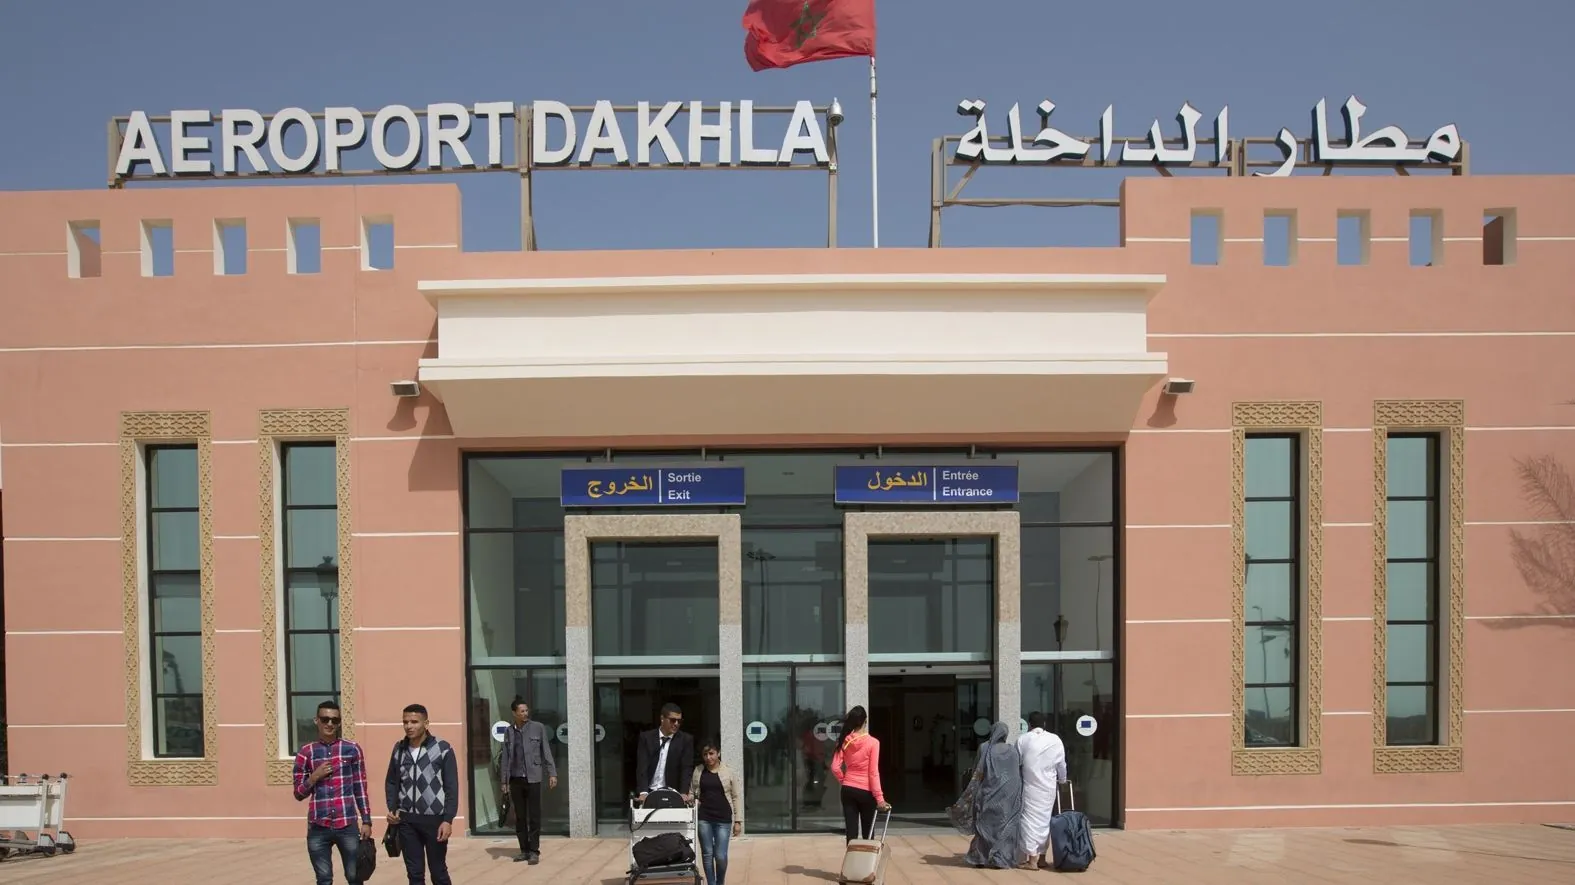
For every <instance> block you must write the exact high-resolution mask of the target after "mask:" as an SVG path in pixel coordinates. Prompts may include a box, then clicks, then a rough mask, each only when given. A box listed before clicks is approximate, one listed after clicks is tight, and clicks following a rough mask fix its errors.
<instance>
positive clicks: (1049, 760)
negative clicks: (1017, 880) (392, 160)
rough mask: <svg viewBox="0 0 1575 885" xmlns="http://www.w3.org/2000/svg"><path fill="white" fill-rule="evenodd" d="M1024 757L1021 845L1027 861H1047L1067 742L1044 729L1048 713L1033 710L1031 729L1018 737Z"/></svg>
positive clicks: (1029, 720) (1018, 743)
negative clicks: (1052, 818)
mask: <svg viewBox="0 0 1575 885" xmlns="http://www.w3.org/2000/svg"><path fill="white" fill-rule="evenodd" d="M1017 752H1018V754H1019V755H1020V756H1022V759H1023V763H1022V764H1023V812H1022V818H1021V821H1022V824H1021V826H1022V845H1023V850H1024V851H1025V852H1026V853H1027V855H1028V859H1027V864H1028V865H1029V866H1033V865H1035V864H1036V863H1037V864H1038V865H1040V866H1043V865H1044V858H1045V854H1047V853H1048V852H1049V845H1048V843H1049V841H1050V818H1051V816H1052V815H1053V814H1054V813H1055V808H1056V805H1057V804H1058V803H1059V802H1060V796H1061V786H1060V785H1061V784H1064V783H1066V745H1065V744H1063V743H1062V742H1061V739H1060V738H1059V737H1057V736H1056V735H1054V734H1051V733H1050V732H1048V731H1045V714H1043V713H1038V712H1035V713H1031V714H1029V716H1028V730H1027V731H1026V732H1024V733H1023V735H1022V736H1021V737H1019V738H1018V739H1017Z"/></svg>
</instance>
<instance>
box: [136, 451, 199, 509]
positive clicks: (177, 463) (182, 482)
mask: <svg viewBox="0 0 1575 885" xmlns="http://www.w3.org/2000/svg"><path fill="white" fill-rule="evenodd" d="M148 473H149V477H148V478H149V483H148V485H149V488H150V490H151V493H152V494H151V497H152V501H151V502H150V503H151V506H153V507H157V508H163V507H191V508H195V507H196V506H197V449H196V447H195V446H193V447H190V448H178V449H165V448H158V449H150V450H148Z"/></svg>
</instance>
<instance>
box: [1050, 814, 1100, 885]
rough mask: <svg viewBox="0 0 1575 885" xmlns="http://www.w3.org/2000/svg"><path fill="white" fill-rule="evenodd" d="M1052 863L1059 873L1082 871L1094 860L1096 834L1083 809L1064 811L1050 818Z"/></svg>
mask: <svg viewBox="0 0 1575 885" xmlns="http://www.w3.org/2000/svg"><path fill="white" fill-rule="evenodd" d="M1050 850H1051V853H1052V855H1053V857H1054V861H1053V863H1052V864H1051V866H1052V867H1054V868H1055V871H1056V872H1058V873H1081V872H1083V871H1084V870H1086V869H1088V867H1089V864H1092V863H1093V862H1094V857H1095V852H1094V834H1093V832H1092V831H1091V830H1090V829H1089V826H1088V817H1087V816H1086V815H1084V814H1083V812H1081V811H1063V812H1061V813H1060V814H1058V815H1056V816H1055V817H1052V818H1050Z"/></svg>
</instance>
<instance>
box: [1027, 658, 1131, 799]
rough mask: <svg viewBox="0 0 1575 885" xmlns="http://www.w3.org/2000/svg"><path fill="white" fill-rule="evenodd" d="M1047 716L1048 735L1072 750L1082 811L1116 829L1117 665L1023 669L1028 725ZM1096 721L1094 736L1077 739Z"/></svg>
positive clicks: (1070, 765) (1069, 758)
mask: <svg viewBox="0 0 1575 885" xmlns="http://www.w3.org/2000/svg"><path fill="white" fill-rule="evenodd" d="M1036 712H1037V713H1043V714H1045V718H1046V720H1047V722H1046V725H1045V730H1046V731H1049V732H1051V733H1052V734H1054V735H1056V736H1057V737H1059V738H1060V739H1061V742H1062V743H1063V744H1064V745H1065V746H1066V767H1067V774H1068V775H1069V776H1070V777H1071V780H1072V783H1073V784H1074V785H1075V787H1076V790H1077V795H1076V800H1077V809H1078V810H1079V811H1081V812H1083V813H1084V814H1086V815H1088V817H1089V820H1090V822H1091V823H1092V824H1093V825H1094V826H1099V827H1109V826H1114V825H1115V807H1116V793H1115V784H1116V780H1115V779H1116V766H1117V763H1118V760H1119V759H1120V756H1119V753H1118V733H1119V731H1120V729H1119V728H1118V727H1117V722H1118V719H1117V712H1116V686H1115V665H1114V664H1112V663H1108V662H1098V663H1084V662H1078V663H1061V664H1051V663H1034V662H1027V661H1025V662H1024V663H1023V670H1022V717H1021V718H1022V719H1023V720H1024V722H1023V723H1019V724H1026V723H1027V720H1028V718H1029V716H1030V715H1031V714H1033V713H1036ZM1083 716H1092V717H1094V722H1095V723H1096V725H1097V726H1098V727H1097V728H1096V729H1095V730H1094V733H1093V734H1092V735H1090V736H1089V737H1083V736H1082V735H1080V734H1078V733H1077V720H1078V719H1080V718H1082V717H1083Z"/></svg>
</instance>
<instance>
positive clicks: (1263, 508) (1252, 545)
mask: <svg viewBox="0 0 1575 885" xmlns="http://www.w3.org/2000/svg"><path fill="white" fill-rule="evenodd" d="M1295 507H1296V505H1295V504H1294V503H1292V502H1290V501H1249V502H1247V558H1248V559H1290V558H1291V555H1292V553H1293V552H1294V551H1295V549H1296V548H1295V544H1294V541H1295V537H1294V535H1293V534H1292V532H1293V530H1294V526H1295V524H1296V520H1295Z"/></svg>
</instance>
